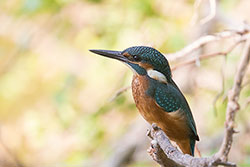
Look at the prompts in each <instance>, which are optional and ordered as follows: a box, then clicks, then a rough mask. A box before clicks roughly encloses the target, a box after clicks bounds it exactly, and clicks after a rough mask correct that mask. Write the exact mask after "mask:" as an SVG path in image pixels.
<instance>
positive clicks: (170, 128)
mask: <svg viewBox="0 0 250 167" xmlns="http://www.w3.org/2000/svg"><path fill="white" fill-rule="evenodd" d="M148 82H149V81H148V79H147V78H146V76H140V75H134V77H133V81H132V92H133V97H134V100H135V104H136V107H137V108H138V110H139V112H140V113H141V115H142V116H143V118H144V119H145V120H146V121H147V122H149V123H150V124H152V123H156V124H157V125H158V126H159V127H160V128H161V129H162V130H163V131H164V132H165V133H166V134H167V136H168V137H169V138H170V139H171V140H173V141H175V142H179V143H180V142H184V141H188V142H189V130H190V129H189V128H188V125H187V121H186V117H185V115H184V113H183V112H181V111H175V112H171V113H168V112H166V111H164V109H162V108H161V107H160V106H158V104H157V103H156V102H155V100H154V99H153V98H152V97H150V96H148V95H147V94H146V91H147V89H148V85H149V84H148ZM177 144H178V143H177Z"/></svg>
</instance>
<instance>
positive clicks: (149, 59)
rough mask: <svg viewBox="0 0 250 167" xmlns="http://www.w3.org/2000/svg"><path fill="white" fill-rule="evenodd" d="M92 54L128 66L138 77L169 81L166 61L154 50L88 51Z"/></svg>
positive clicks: (147, 48)
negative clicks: (145, 76)
mask: <svg viewBox="0 0 250 167" xmlns="http://www.w3.org/2000/svg"><path fill="white" fill-rule="evenodd" d="M90 51H91V52H93V53H96V54H99V55H102V56H105V57H109V58H113V59H117V60H119V61H122V62H124V63H125V64H127V65H129V67H130V68H131V69H132V70H133V71H134V72H135V73H136V74H138V75H148V76H149V77H151V78H153V79H156V80H158V81H160V82H165V83H167V82H169V81H170V80H171V70H170V67H169V63H168V61H167V59H166V58H165V57H164V56H163V55H162V54H161V53H160V52H159V51H157V50H156V49H154V48H152V47H146V46H134V47H130V48H127V49H125V50H124V51H111V50H90Z"/></svg>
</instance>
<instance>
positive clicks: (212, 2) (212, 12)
mask: <svg viewBox="0 0 250 167" xmlns="http://www.w3.org/2000/svg"><path fill="white" fill-rule="evenodd" d="M209 4H210V13H209V15H207V16H206V17H205V18H203V19H202V20H200V24H201V25H202V24H205V23H207V22H209V21H210V20H212V19H213V18H214V17H215V15H216V0H209Z"/></svg>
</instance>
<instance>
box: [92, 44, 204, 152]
mask: <svg viewBox="0 0 250 167" xmlns="http://www.w3.org/2000/svg"><path fill="white" fill-rule="evenodd" d="M90 51H91V52H93V53H95V54H98V55H101V56H105V57H108V58H112V59H116V60H119V61H121V62H123V63H124V64H126V65H127V66H128V67H129V68H130V69H132V71H133V74H134V75H133V80H132V94H133V98H134V101H135V104H136V107H137V109H138V110H139V112H140V114H141V115H142V116H143V118H144V119H145V120H146V121H147V122H148V123H150V124H153V123H156V124H157V125H158V126H159V127H160V128H161V129H162V130H163V131H164V132H165V133H166V135H167V136H168V137H169V139H170V140H172V141H174V142H175V143H176V144H177V145H178V146H179V148H180V149H181V151H182V152H183V153H184V154H189V155H192V156H194V149H195V142H196V141H199V136H198V134H197V130H196V125H195V122H194V118H193V115H192V113H191V110H190V107H189V105H188V103H187V100H186V99H185V97H184V95H183V94H182V92H181V91H180V89H179V88H178V86H177V85H176V84H175V82H174V81H173V78H172V74H171V69H170V66H169V63H168V60H167V59H166V58H165V56H163V54H161V53H160V52H159V51H157V50H156V49H154V48H152V47H147V46H133V47H130V48H127V49H125V50H123V51H112V50H96V49H91V50H90Z"/></svg>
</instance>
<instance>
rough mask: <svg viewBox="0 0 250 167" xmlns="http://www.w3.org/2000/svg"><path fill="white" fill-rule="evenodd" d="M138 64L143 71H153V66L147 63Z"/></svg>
mask: <svg viewBox="0 0 250 167" xmlns="http://www.w3.org/2000/svg"><path fill="white" fill-rule="evenodd" d="M138 64H139V66H141V67H142V68H144V69H145V70H147V69H153V66H152V65H151V64H148V63H141V62H139V63H138Z"/></svg>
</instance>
